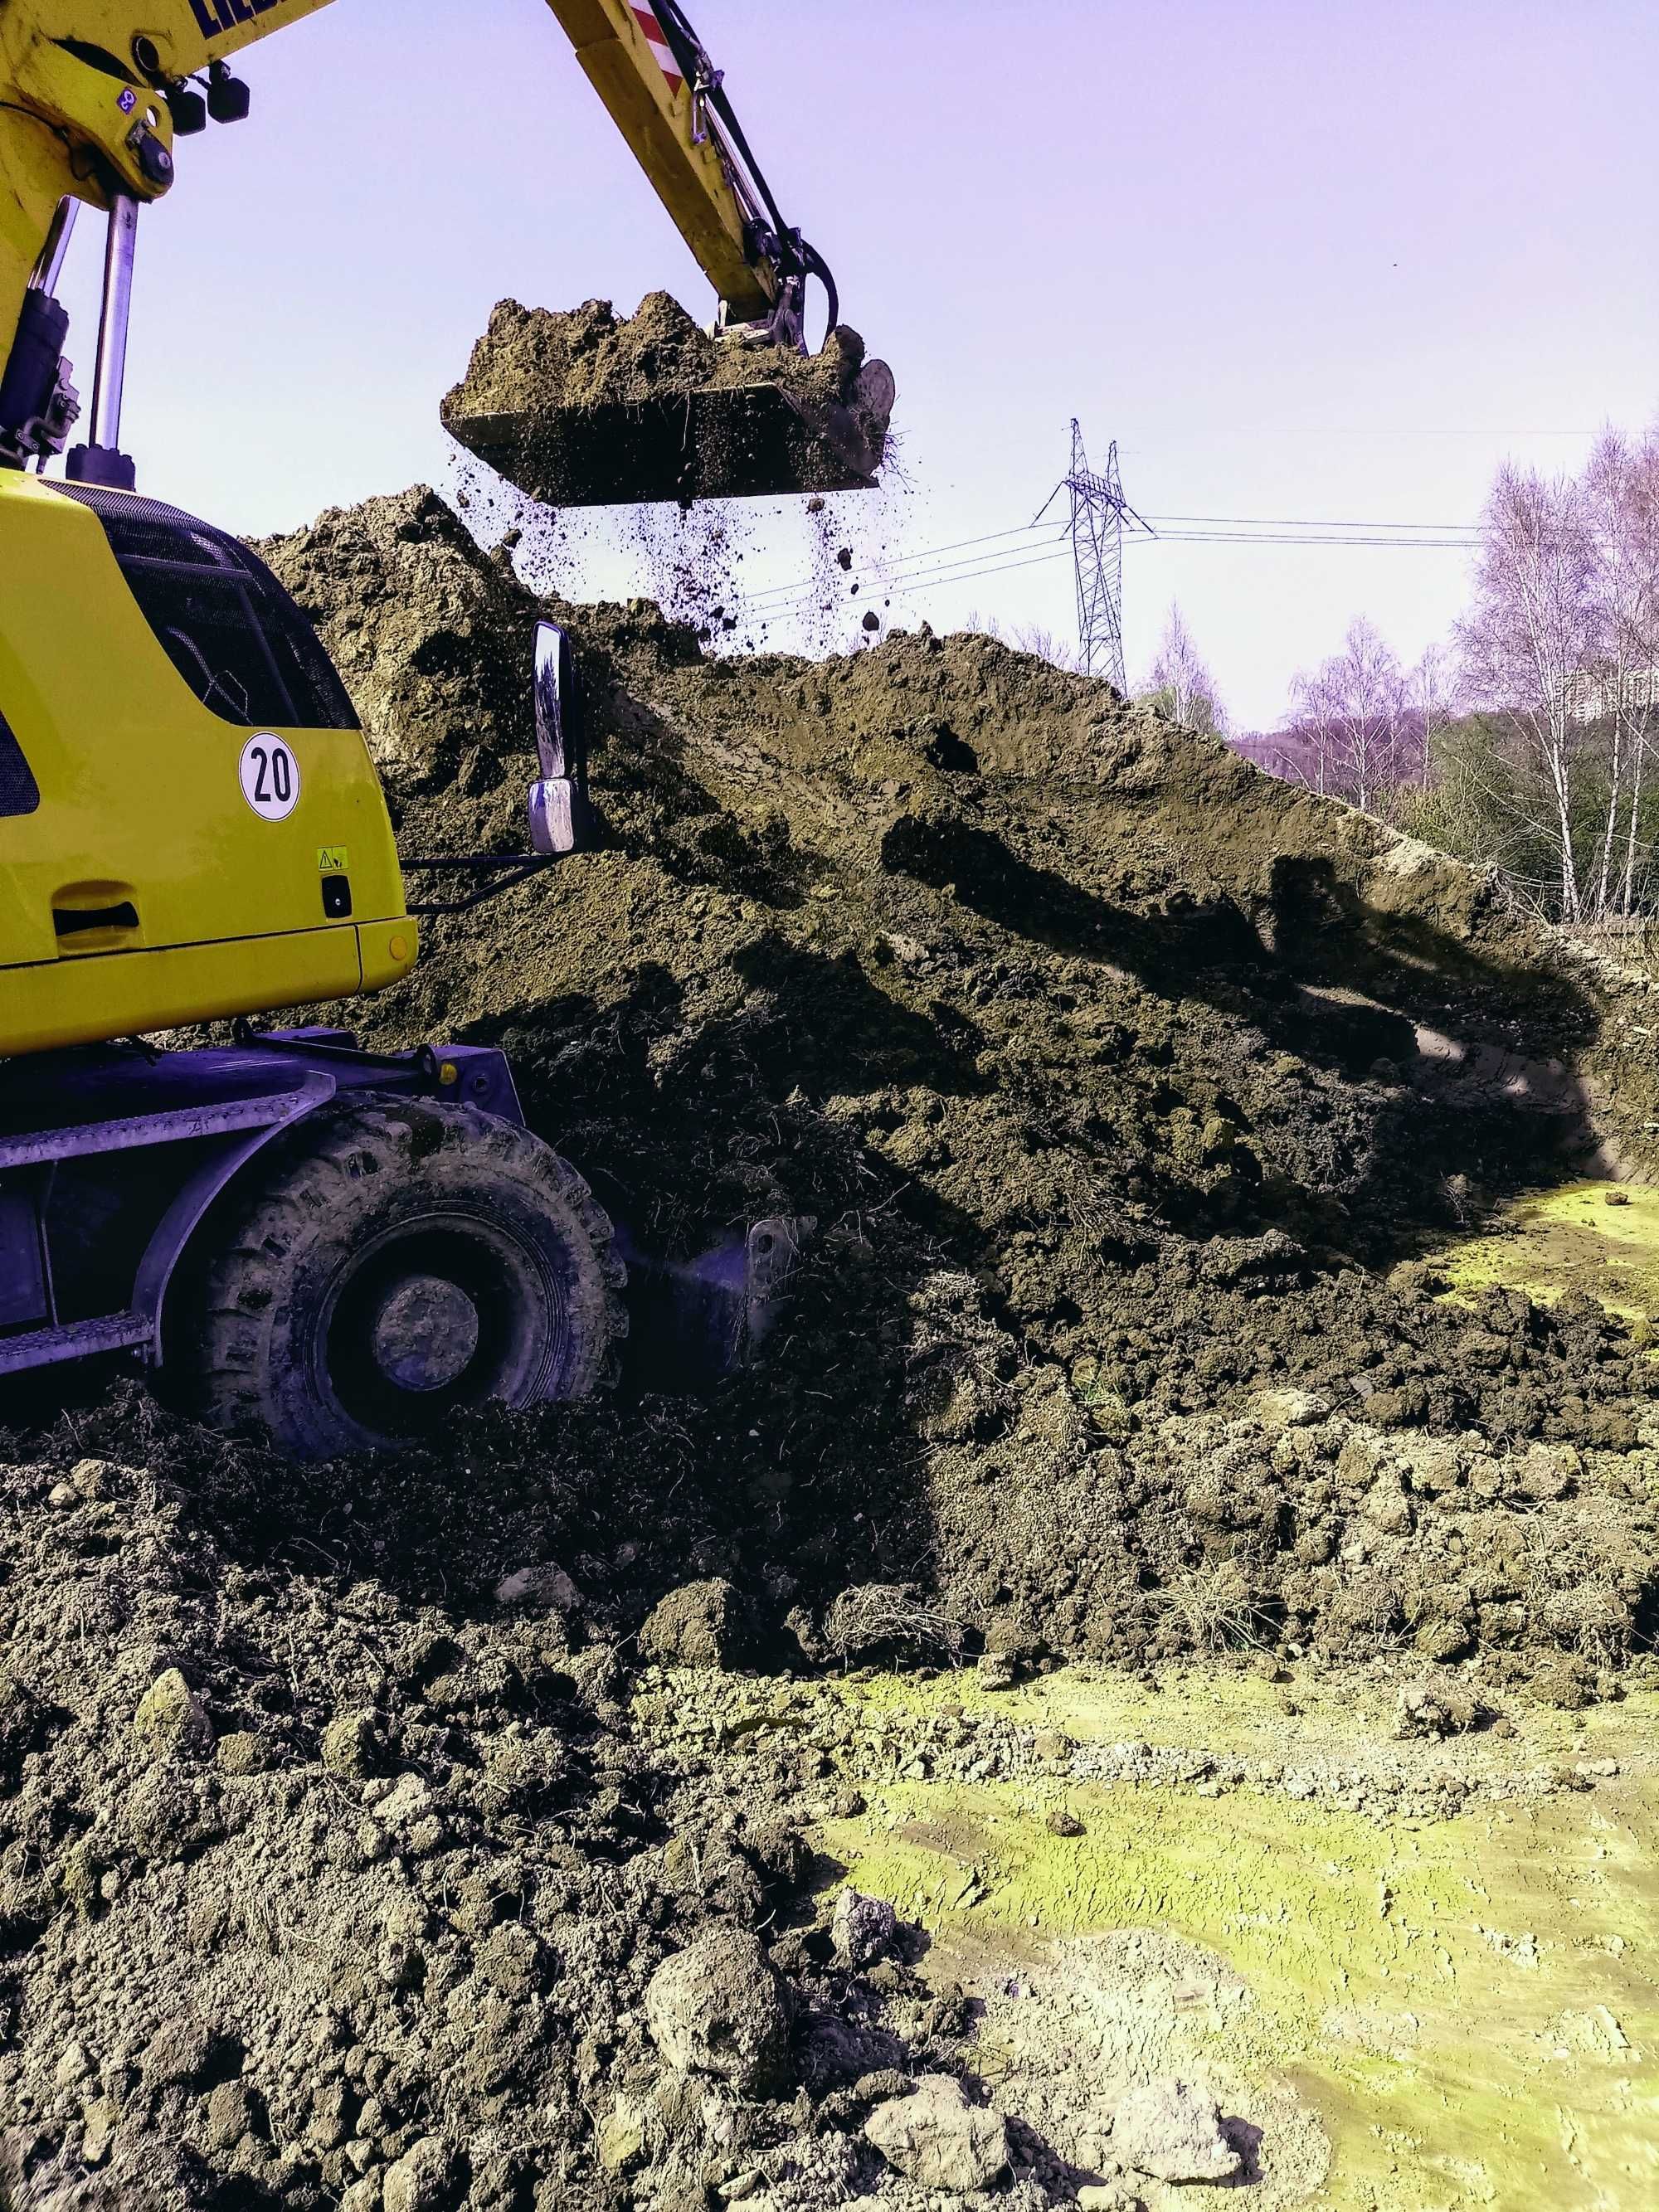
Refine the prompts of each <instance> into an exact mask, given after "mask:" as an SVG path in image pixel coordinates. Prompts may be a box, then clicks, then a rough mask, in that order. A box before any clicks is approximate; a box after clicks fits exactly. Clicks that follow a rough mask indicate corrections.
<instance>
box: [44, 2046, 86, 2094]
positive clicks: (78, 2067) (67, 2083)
mask: <svg viewBox="0 0 1659 2212" xmlns="http://www.w3.org/2000/svg"><path fill="white" fill-rule="evenodd" d="M91 2071H92V2061H91V2059H90V2058H88V2056H87V2051H86V2045H84V2044H81V2043H66V2044H65V2045H64V2048H63V2051H62V2052H61V2053H60V2054H59V2057H58V2070H57V2072H56V2073H55V2074H54V2075H53V2076H52V2079H53V2080H54V2081H56V2083H57V2084H58V2087H59V2088H60V2089H72V2088H73V2087H75V2084H76V2082H77V2081H85V2079H86V2077H87V2075H88V2074H90V2073H91Z"/></svg>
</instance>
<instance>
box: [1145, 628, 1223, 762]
mask: <svg viewBox="0 0 1659 2212" xmlns="http://www.w3.org/2000/svg"><path fill="white" fill-rule="evenodd" d="M1142 696H1143V697H1145V698H1148V699H1150V700H1151V701H1152V703H1153V704H1154V705H1156V706H1159V707H1161V708H1163V709H1164V713H1165V714H1167V715H1168V716H1169V717H1170V720H1171V721H1172V722H1178V723H1179V724H1180V725H1181V726H1182V729H1183V730H1195V731H1196V732H1198V733H1199V735H1200V736H1201V737H1215V738H1220V737H1225V735H1226V733H1227V712H1226V708H1225V707H1224V706H1223V705H1222V703H1221V694H1220V692H1219V690H1218V688H1217V685H1216V681H1215V678H1214V677H1213V676H1212V674H1211V673H1210V669H1209V665H1208V663H1207V662H1206V659H1205V658H1204V656H1203V654H1202V653H1200V651H1199V649H1198V647H1197V645H1196V643H1195V642H1194V638H1193V634H1192V632H1191V631H1190V630H1189V629H1188V627H1187V623H1186V618H1185V617H1184V616H1183V615H1182V611H1181V609H1180V607H1179V606H1176V605H1171V607H1170V614H1169V619H1168V621H1167V622H1166V623H1164V635H1163V638H1162V640H1161V641H1160V642H1159V645H1158V654H1157V657H1156V659H1154V660H1153V662H1152V675H1151V678H1149V680H1148V684H1147V687H1146V691H1145V692H1144V693H1143V694H1142Z"/></svg>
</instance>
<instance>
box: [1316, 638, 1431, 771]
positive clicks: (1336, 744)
mask: <svg viewBox="0 0 1659 2212" xmlns="http://www.w3.org/2000/svg"><path fill="white" fill-rule="evenodd" d="M1429 680H1431V681H1433V680H1437V678H1436V677H1435V672H1434V671H1433V670H1432V669H1431V670H1430V671H1429ZM1290 730H1291V735H1292V736H1293V737H1294V738H1295V739H1297V741H1299V744H1300V745H1301V746H1302V748H1303V749H1304V750H1306V752H1307V754H1308V757H1309V758H1310V763H1311V767H1310V770H1309V772H1308V775H1307V781H1309V782H1310V783H1311V784H1312V785H1313V786H1314V787H1315V788H1316V789H1317V790H1319V791H1321V792H1323V793H1328V795H1329V796H1331V797H1334V798H1338V799H1347V800H1348V801H1349V802H1350V803H1351V804H1352V805H1355V806H1358V807H1359V808H1360V809H1361V810H1362V811H1364V812H1365V813H1367V814H1382V815H1387V814H1389V813H1391V812H1392V811H1394V807H1395V801H1396V799H1397V797H1398V794H1399V793H1400V791H1401V787H1403V786H1405V785H1406V784H1408V783H1410V782H1411V781H1413V779H1414V778H1415V776H1416V775H1417V774H1418V772H1419V767H1420V763H1421V760H1422V746H1423V737H1422V730H1423V724H1422V718H1421V716H1420V714H1418V713H1417V712H1416V711H1414V708H1413V678H1408V677H1407V674H1406V672H1405V671H1404V670H1403V669H1402V668H1401V665H1400V662H1399V659H1398V658H1397V657H1396V655H1395V652H1394V648H1393V647H1391V646H1390V645H1389V643H1388V641H1387V640H1386V639H1385V638H1384V637H1383V635H1382V634H1381V633H1380V632H1379V631H1378V629H1377V628H1376V624H1375V623H1372V622H1370V621H1369V620H1368V619H1367V618H1366V617H1364V615H1358V616H1356V617H1355V618H1354V620H1353V621H1352V622H1351V623H1349V625H1348V633H1347V635H1346V638H1344V640H1343V641H1342V650H1341V651H1340V653H1333V654H1332V656H1331V658H1330V659H1328V660H1326V661H1323V662H1322V663H1321V664H1320V665H1319V666H1318V667H1317V668H1316V669H1313V670H1305V669H1304V670H1302V671H1298V672H1297V674H1296V675H1295V676H1293V677H1292V678H1291V717H1290Z"/></svg>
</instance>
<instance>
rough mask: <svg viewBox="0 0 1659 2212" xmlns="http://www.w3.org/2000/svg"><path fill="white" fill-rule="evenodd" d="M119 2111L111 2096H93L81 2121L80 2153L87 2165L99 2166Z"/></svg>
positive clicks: (113, 2138)
mask: <svg viewBox="0 0 1659 2212" xmlns="http://www.w3.org/2000/svg"><path fill="white" fill-rule="evenodd" d="M120 2118H121V2114H120V2111H119V2108H118V2106H117V2105H116V2103H115V2100H114V2099H113V2098H112V2097H95V2098H94V2100H93V2101H92V2103H91V2104H89V2105H88V2106H87V2108H86V2112H85V2115H84V2117H83V2118H82V2133H81V2155H82V2158H83V2159H84V2160H86V2162H87V2164H88V2166H101V2165H102V2164H103V2162H104V2160H106V2158H107V2157H108V2156H109V2154H110V2145H111V2144H112V2142H114V2140H115V2130H116V2128H117V2126H118V2124H119V2122H120Z"/></svg>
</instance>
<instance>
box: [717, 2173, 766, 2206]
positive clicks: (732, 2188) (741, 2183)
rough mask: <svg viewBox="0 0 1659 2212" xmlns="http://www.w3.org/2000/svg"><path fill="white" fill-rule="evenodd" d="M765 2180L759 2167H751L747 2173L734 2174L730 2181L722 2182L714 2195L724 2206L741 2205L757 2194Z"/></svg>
mask: <svg viewBox="0 0 1659 2212" xmlns="http://www.w3.org/2000/svg"><path fill="white" fill-rule="evenodd" d="M764 2179H766V2177H765V2175H764V2174H763V2172H761V2170H760V2168H759V2167H758V2166H750V2168H749V2170H748V2172H746V2173H734V2174H733V2175H732V2179H730V2181H723V2182H721V2184H720V2187H719V2188H718V2189H717V2190H716V2191H714V2194H715V2195H716V2196H717V2197H719V2198H720V2203H722V2204H741V2203H743V2201H744V2198H745V2197H752V2196H753V2195H754V2194H755V2192H756V2191H757V2189H758V2188H759V2187H760V2185H761V2184H762V2182H763V2181H764Z"/></svg>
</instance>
